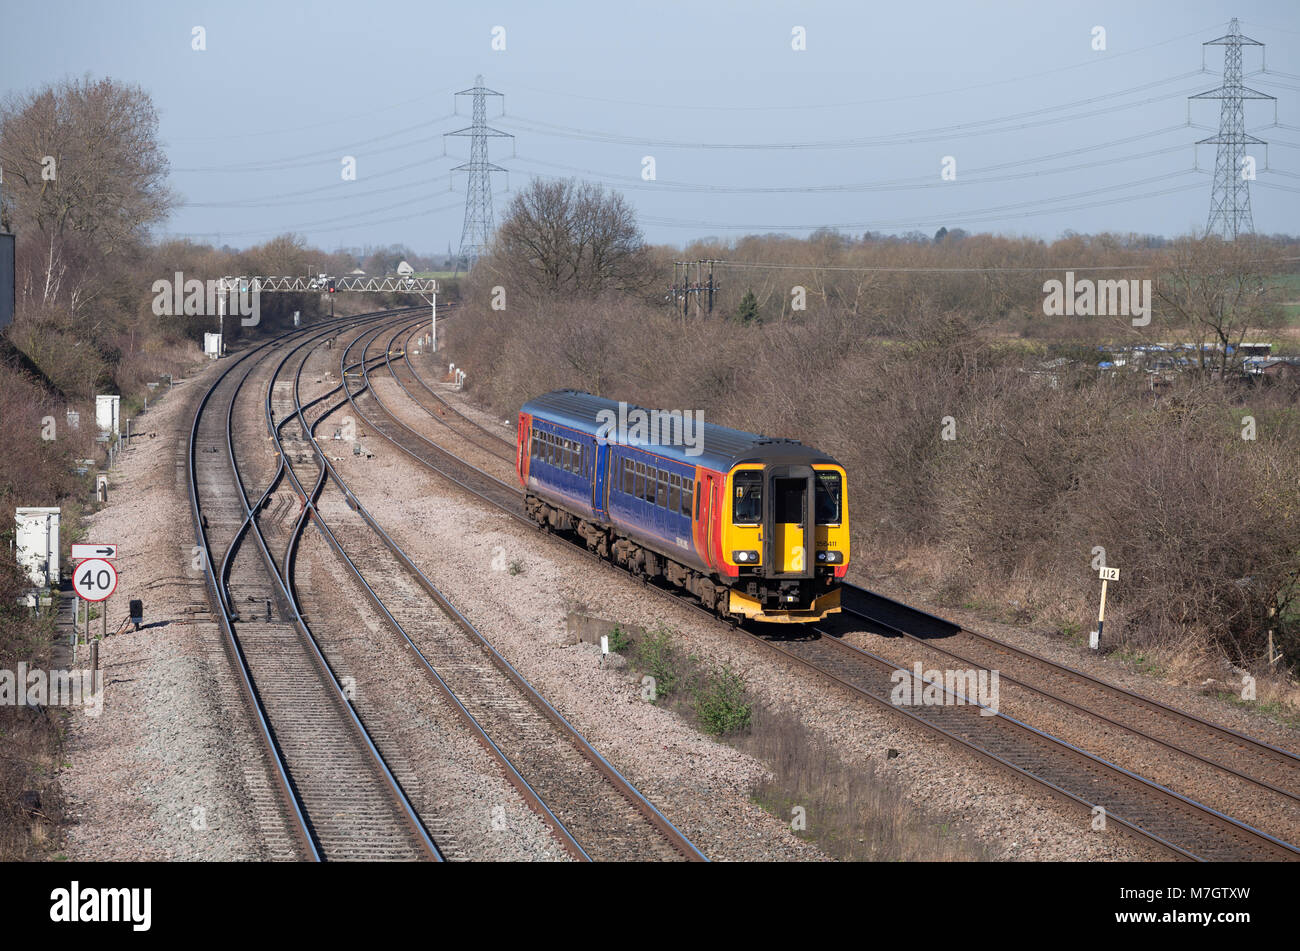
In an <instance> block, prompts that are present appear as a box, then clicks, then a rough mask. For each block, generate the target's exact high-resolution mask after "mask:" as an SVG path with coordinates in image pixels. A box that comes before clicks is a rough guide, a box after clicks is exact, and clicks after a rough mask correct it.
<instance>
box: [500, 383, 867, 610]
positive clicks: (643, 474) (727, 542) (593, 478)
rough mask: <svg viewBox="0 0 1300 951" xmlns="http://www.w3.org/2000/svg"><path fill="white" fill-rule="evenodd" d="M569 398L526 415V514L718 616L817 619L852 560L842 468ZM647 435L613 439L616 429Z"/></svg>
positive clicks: (835, 603)
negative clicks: (682, 593) (680, 592)
mask: <svg viewBox="0 0 1300 951" xmlns="http://www.w3.org/2000/svg"><path fill="white" fill-rule="evenodd" d="M683 416H684V414H682V413H680V412H674V413H669V412H666V411H659V410H642V409H640V408H639V407H629V406H628V405H627V404H618V403H614V402H613V401H611V400H606V399H603V398H601V397H597V396H592V395H591V394H589V393H578V392H575V391H571V390H562V391H557V392H554V393H548V394H545V395H544V396H540V397H538V398H537V399H534V400H530V401H529V402H528V403H526V404H525V405H524V407H523V408H522V410H521V411H520V414H519V441H518V457H517V470H518V473H519V479H520V482H521V483H522V484H523V486H524V488H525V493H526V496H525V498H526V506H527V509H528V511H529V513H530V514H531V515H532V517H533V518H534V519H536V520H537V521H538V523H539V524H541V525H542V526H544V527H546V528H548V529H551V530H554V531H564V532H572V533H574V534H576V535H577V536H579V537H580V538H581V539H582V540H583V541H584V542H585V543H586V544H587V546H588V547H589V548H591V549H592V550H593V551H596V552H598V553H600V554H601V555H603V556H605V557H607V558H609V559H610V560H612V561H614V562H616V563H618V564H620V565H622V566H623V567H625V568H627V569H628V570H629V571H631V572H633V573H634V574H636V575H638V576H640V577H644V578H647V579H655V580H661V581H665V582H667V583H669V584H671V585H674V586H676V587H679V588H683V589H685V590H687V591H689V592H691V593H692V594H694V595H695V596H696V597H697V598H699V599H700V601H701V602H703V603H704V605H705V606H706V607H708V608H709V609H710V610H713V611H715V612H716V613H717V614H719V615H720V616H723V617H729V618H749V619H752V620H759V621H773V622H778V623H789V622H800V621H815V620H819V619H821V618H823V617H825V616H826V615H827V614H832V613H835V612H837V611H839V609H840V579H842V578H843V577H844V574H845V572H846V570H847V568H848V564H849V514H848V500H847V496H846V492H845V488H846V478H845V472H844V469H843V468H842V467H841V466H840V465H839V463H837V462H836V461H835V460H834V459H832V458H831V457H830V456H828V455H826V454H825V453H823V452H819V451H818V450H816V449H813V448H811V447H809V446H804V445H802V444H800V443H799V442H796V441H794V440H788V439H768V438H766V437H764V436H759V435H755V434H754V433H746V432H741V431H740V430H736V429H728V428H727V427H724V426H715V425H712V424H709V423H704V422H702V421H701V422H695V423H694V424H693V426H692V421H691V420H690V418H689V415H687V416H686V417H685V419H684V418H683ZM613 418H616V419H619V420H626V419H628V418H634V419H636V420H638V421H648V422H645V424H644V425H633V426H631V427H626V426H619V427H615V428H613V429H611V428H610V427H609V425H608V423H609V420H610V419H613Z"/></svg>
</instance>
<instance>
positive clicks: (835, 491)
mask: <svg viewBox="0 0 1300 951" xmlns="http://www.w3.org/2000/svg"><path fill="white" fill-rule="evenodd" d="M816 502H817V524H818V525H838V524H839V523H840V474H839V473H838V472H818V473H817V499H816Z"/></svg>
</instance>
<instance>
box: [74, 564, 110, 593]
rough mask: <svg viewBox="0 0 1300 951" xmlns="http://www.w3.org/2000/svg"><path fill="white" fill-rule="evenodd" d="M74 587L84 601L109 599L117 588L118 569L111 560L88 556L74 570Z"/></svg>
mask: <svg viewBox="0 0 1300 951" xmlns="http://www.w3.org/2000/svg"><path fill="white" fill-rule="evenodd" d="M72 589H73V590H74V591H76V592H77V596H78V597H80V598H81V599H82V600H83V601H107V600H108V599H109V597H111V596H112V594H113V592H114V591H116V590H117V569H116V568H114V567H113V563H112V562H111V561H105V560H104V559H103V558H88V559H86V560H85V561H83V562H81V563H80V564H78V565H77V567H76V569H75V570H74V571H73V573H72Z"/></svg>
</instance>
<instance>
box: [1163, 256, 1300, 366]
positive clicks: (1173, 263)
mask: <svg viewBox="0 0 1300 951" xmlns="http://www.w3.org/2000/svg"><path fill="white" fill-rule="evenodd" d="M1276 257H1277V252H1276V250H1275V249H1273V248H1271V247H1270V246H1268V245H1267V244H1265V243H1264V242H1262V241H1259V240H1253V239H1250V238H1247V237H1241V238H1238V239H1237V240H1236V241H1223V240H1221V239H1220V238H1218V237H1215V236H1207V237H1202V238H1187V239H1183V240H1180V241H1178V242H1177V243H1176V244H1175V245H1174V247H1173V249H1172V251H1170V252H1169V254H1168V257H1167V261H1166V264H1165V267H1164V268H1163V269H1162V271H1161V273H1160V274H1159V275H1158V276H1157V277H1156V280H1155V282H1154V284H1153V285H1152V286H1153V293H1154V295H1155V297H1156V299H1157V300H1158V301H1160V302H1161V304H1163V309H1164V310H1165V312H1166V317H1167V318H1173V320H1174V321H1176V322H1178V323H1182V324H1184V325H1185V326H1187V327H1189V328H1191V329H1192V330H1193V332H1194V333H1195V335H1196V342H1197V343H1198V344H1199V345H1200V346H1199V347H1198V349H1199V352H1200V364H1201V367H1202V368H1205V367H1206V366H1207V364H1208V362H1209V361H1211V360H1212V361H1213V362H1215V363H1217V364H1218V366H1217V368H1216V372H1217V374H1218V376H1219V379H1223V378H1224V376H1225V375H1226V374H1227V372H1228V368H1229V367H1230V366H1232V365H1233V364H1234V363H1239V362H1240V356H1239V353H1240V346H1241V342H1242V341H1243V340H1244V339H1245V337H1246V334H1247V333H1248V332H1249V331H1251V330H1259V329H1262V328H1265V327H1269V326H1273V325H1275V324H1276V323H1277V322H1278V321H1279V320H1280V319H1281V311H1280V310H1279V309H1278V307H1277V306H1276V304H1275V303H1274V301H1273V300H1272V293H1271V289H1270V287H1269V285H1268V281H1267V280H1266V279H1267V277H1268V276H1269V275H1271V274H1272V273H1274V272H1275V271H1277V270H1279V269H1280V265H1278V264H1277V263H1276V262H1275V261H1274V260H1273V259H1274V258H1276ZM1209 343H1215V344H1218V348H1217V350H1216V351H1214V352H1213V353H1211V352H1209V351H1207V349H1206V346H1205V345H1206V344H1209ZM1230 350H1231V351H1232V352H1231V353H1230V352H1229V351H1230Z"/></svg>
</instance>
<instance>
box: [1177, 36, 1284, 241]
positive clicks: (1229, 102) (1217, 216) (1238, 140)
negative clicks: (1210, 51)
mask: <svg viewBox="0 0 1300 951" xmlns="http://www.w3.org/2000/svg"><path fill="white" fill-rule="evenodd" d="M1201 45H1202V46H1222V47H1223V48H1224V49H1223V85H1221V86H1219V87H1218V88H1216V89H1211V90H1208V91H1207V92H1203V93H1198V94H1197V95H1195V96H1190V97H1188V98H1190V99H1221V100H1223V105H1222V106H1221V107H1220V109H1219V133H1218V135H1213V136H1210V137H1209V138H1207V139H1201V140H1200V141H1199V142H1197V143H1196V144H1197V145H1217V146H1218V147H1219V152H1218V155H1217V156H1216V157H1215V159H1214V188H1213V190H1212V191H1211V192H1210V218H1209V222H1208V223H1207V224H1206V226H1205V230H1206V232H1207V233H1218V234H1219V235H1221V236H1222V237H1224V238H1226V239H1227V240H1232V239H1234V238H1236V237H1237V235H1239V234H1249V233H1251V232H1253V231H1254V230H1255V221H1254V218H1253V217H1252V216H1251V213H1250V180H1251V179H1252V178H1254V177H1255V159H1254V157H1253V156H1249V155H1247V154H1246V146H1248V145H1267V144H1268V143H1267V142H1265V141H1264V140H1263V139H1259V138H1256V137H1255V136H1253V135H1251V134H1250V133H1248V132H1247V131H1246V107H1245V100H1247V99H1276V97H1275V96H1270V95H1269V94H1268V93H1264V92H1258V91H1256V90H1254V89H1251V88H1250V87H1248V86H1243V85H1242V84H1241V48H1242V47H1243V46H1259V47H1263V45H1264V44H1263V43H1261V42H1259V41H1258V40H1252V39H1251V38H1250V37H1248V36H1242V35H1241V28H1240V27H1239V26H1238V24H1237V18H1236V17H1233V19H1232V23H1231V24H1230V26H1229V28H1228V32H1227V34H1226V35H1225V36H1221V37H1219V38H1218V39H1217V40H1210V41H1209V42H1207V43H1203V44H1201Z"/></svg>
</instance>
